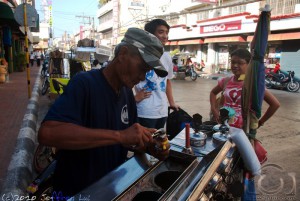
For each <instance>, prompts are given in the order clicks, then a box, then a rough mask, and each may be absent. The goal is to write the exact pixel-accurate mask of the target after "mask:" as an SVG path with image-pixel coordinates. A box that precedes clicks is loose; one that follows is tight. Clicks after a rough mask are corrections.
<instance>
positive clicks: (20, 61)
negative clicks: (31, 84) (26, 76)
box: [15, 52, 26, 71]
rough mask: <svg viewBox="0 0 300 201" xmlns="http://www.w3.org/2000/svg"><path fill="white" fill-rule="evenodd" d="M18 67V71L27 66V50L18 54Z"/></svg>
mask: <svg viewBox="0 0 300 201" xmlns="http://www.w3.org/2000/svg"><path fill="white" fill-rule="evenodd" d="M15 65H16V69H17V70H18V71H24V70H25V67H26V53H25V52H19V53H18V54H17V55H16V63H15Z"/></svg>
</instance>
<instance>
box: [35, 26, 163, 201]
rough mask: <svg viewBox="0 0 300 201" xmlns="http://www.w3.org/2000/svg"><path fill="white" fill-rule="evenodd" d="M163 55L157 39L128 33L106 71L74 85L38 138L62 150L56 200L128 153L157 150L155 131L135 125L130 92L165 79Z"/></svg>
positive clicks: (72, 82) (160, 155)
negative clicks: (151, 77) (150, 75)
mask: <svg viewBox="0 0 300 201" xmlns="http://www.w3.org/2000/svg"><path fill="white" fill-rule="evenodd" d="M162 54H163V46H162V44H161V43H160V41H159V40H158V39H157V38H156V37H155V36H154V35H152V34H150V33H148V32H146V31H143V30H141V29H137V28H130V29H128V31H127V32H126V33H125V36H124V39H123V40H122V42H121V43H120V44H118V45H117V47H116V49H115V58H114V59H113V60H112V61H111V62H110V64H109V65H108V66H107V67H106V68H103V69H100V70H99V69H96V70H92V71H89V72H82V73H79V74H77V75H76V76H74V77H73V78H72V79H71V80H70V82H69V84H68V86H67V87H66V89H65V90H64V93H63V94H62V95H61V96H60V97H59V98H58V99H57V101H56V102H55V103H54V105H53V106H52V107H51V109H50V110H49V112H48V114H47V115H46V117H45V119H44V121H43V123H42V125H41V128H40V130H39V133H38V140H39V142H40V143H41V144H44V145H46V146H52V147H56V148H57V149H58V154H57V166H56V170H55V173H54V191H55V192H56V194H59V195H60V196H61V197H63V198H67V197H70V196H73V195H75V194H76V193H78V192H79V191H81V190H82V189H83V188H85V187H87V186H88V185H90V184H92V183H93V182H95V181H96V180H99V179H100V178H101V177H102V176H104V175H105V174H107V173H108V172H110V171H111V170H113V169H114V168H116V167H117V166H119V165H121V164H122V163H123V162H124V161H125V160H126V154H127V151H128V149H127V148H128V147H135V148H134V149H137V150H138V151H145V150H146V149H147V148H148V147H149V146H153V145H154V144H153V143H155V140H153V138H152V133H153V132H155V131H156V129H153V128H145V127H143V126H141V125H140V124H138V123H136V122H137V111H136V104H135V100H134V96H133V92H132V87H133V86H134V85H135V84H137V83H138V82H140V81H142V80H144V79H145V74H146V72H147V71H149V70H151V69H154V70H155V72H156V73H157V74H158V75H159V76H162V77H163V76H166V75H167V72H166V71H165V69H164V67H163V66H162V64H161V63H160V61H159V59H160V57H161V55H162ZM168 153H169V147H168V148H167V149H166V150H164V151H163V152H161V153H151V154H153V155H154V156H155V157H157V158H160V159H164V158H166V157H167V156H168ZM61 200H62V199H61Z"/></svg>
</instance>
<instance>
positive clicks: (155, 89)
mask: <svg viewBox="0 0 300 201" xmlns="http://www.w3.org/2000/svg"><path fill="white" fill-rule="evenodd" d="M160 62H161V63H162V64H163V66H164V67H165V68H166V70H167V71H168V75H167V77H164V78H161V77H158V76H157V75H156V74H155V73H154V70H151V71H149V72H147V73H146V79H145V80H144V81H142V82H140V83H139V84H137V85H136V86H135V87H136V90H138V91H140V90H141V89H143V88H147V90H149V91H151V92H152V93H151V96H150V97H149V98H146V99H144V100H142V101H140V102H139V103H137V113H138V117H142V118H150V119H158V118H162V117H167V116H168V105H169V104H168V98H167V95H166V89H167V79H172V77H173V63H172V58H171V55H170V53H168V52H164V53H163V55H162V56H161V58H160Z"/></svg>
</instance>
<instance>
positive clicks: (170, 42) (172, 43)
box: [166, 41, 178, 45]
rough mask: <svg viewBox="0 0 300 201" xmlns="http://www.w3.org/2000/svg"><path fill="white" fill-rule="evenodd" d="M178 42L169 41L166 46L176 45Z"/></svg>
mask: <svg viewBox="0 0 300 201" xmlns="http://www.w3.org/2000/svg"><path fill="white" fill-rule="evenodd" d="M177 43H178V41H169V42H167V43H166V45H177Z"/></svg>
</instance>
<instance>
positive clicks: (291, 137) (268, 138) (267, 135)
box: [0, 68, 300, 200]
mask: <svg viewBox="0 0 300 201" xmlns="http://www.w3.org/2000/svg"><path fill="white" fill-rule="evenodd" d="M31 69H32V73H31V77H32V79H31V80H32V81H31V84H32V85H33V83H34V81H33V80H35V79H36V77H37V75H38V70H39V68H31ZM223 76H227V74H205V73H201V77H199V78H198V79H197V80H196V81H191V79H190V78H189V77H187V78H185V80H172V87H173V95H174V99H175V101H176V103H177V104H178V105H180V106H181V107H182V108H183V109H184V110H186V111H187V112H188V113H189V114H190V115H193V114H195V113H199V114H201V115H202V116H203V120H204V121H205V120H208V114H209V110H210V105H209V92H210V90H211V89H212V88H213V87H214V86H215V85H216V83H217V81H216V80H217V79H218V78H219V77H223ZM10 80H11V81H10V82H12V83H10V82H9V83H5V84H3V85H0V97H1V103H2V102H3V104H4V103H5V106H2V104H1V105H0V109H1V113H0V118H1V119H0V120H1V123H0V129H1V135H0V140H1V144H2V147H1V150H0V154H1V155H0V156H1V159H2V160H1V180H0V181H1V183H2V185H3V186H5V185H6V184H3V182H4V179H5V177H6V175H5V174H6V169H7V167H8V165H9V163H10V159H11V155H12V153H13V151H14V149H15V144H16V141H17V140H16V139H17V136H18V133H19V129H20V127H21V126H22V118H23V116H24V114H25V113H26V106H27V104H28V103H30V101H28V98H27V94H26V93H27V88H26V87H27V86H26V73H25V72H22V73H13V74H12V75H11V76H10ZM17 80H19V81H18V82H17ZM13 83H16V84H15V85H14V86H11V87H10V89H6V88H5V87H6V86H7V88H8V87H9V86H10V85H9V84H13ZM17 88H18V89H17ZM12 91H13V92H12ZM271 91H272V93H273V94H274V95H275V96H276V97H277V98H278V99H279V101H280V103H281V107H280V109H279V111H278V112H277V113H276V114H275V115H274V116H273V118H272V119H271V120H270V121H268V122H267V123H266V124H265V125H264V126H263V127H262V128H260V132H259V137H258V138H259V139H260V140H261V141H262V142H263V145H264V147H265V148H266V149H267V150H268V154H269V155H268V164H276V165H277V167H282V169H283V170H284V171H285V172H287V173H295V174H296V176H295V181H297V185H296V184H295V187H296V186H297V192H299V190H300V189H299V181H300V179H298V178H299V175H300V170H299V168H298V167H299V166H300V155H299V153H300V140H299V136H300V133H299V130H300V129H299V122H300V111H299V109H298V108H299V106H300V98H299V97H300V93H299V92H298V93H290V92H287V91H282V90H271ZM19 96H20V97H19ZM2 97H5V98H4V99H2ZM4 100H5V102H4ZM38 104H39V112H38V120H37V125H36V130H37V129H38V127H39V122H41V120H42V119H43V117H44V115H45V114H46V112H47V110H48V108H49V105H50V104H51V102H50V100H49V99H48V98H47V96H40V97H39V100H38ZM265 109H266V105H263V110H265ZM12 114H13V115H14V116H11V115H12ZM8 117H11V118H8ZM2 131H5V133H4V134H2ZM8 136H10V137H12V139H11V138H10V139H9V142H8V139H6V138H8ZM35 142H36V139H35ZM31 150H32V149H31ZM32 154H33V153H32ZM2 161H3V162H4V163H3V162H2ZM27 163H30V165H31V164H32V161H27ZM276 170H277V169H275V170H274V168H273V169H271V171H273V172H274V171H275V173H274V175H278V174H276ZM27 173H28V174H30V172H27ZM31 174H33V171H32V170H31ZM30 177H31V179H32V177H33V175H30ZM30 177H28V178H30ZM28 178H27V179H28ZM277 178H279V179H281V178H283V179H286V176H285V177H282V176H280V177H277ZM15 179H19V178H15ZM28 182H29V181H27V183H28ZM264 183H266V184H267V186H268V187H270V188H273V187H274V188H275V187H276V185H277V184H280V182H278V181H277V180H275V181H274V179H272V178H271V179H268V180H266V181H264ZM285 184H286V185H285ZM285 184H284V185H285V186H286V187H289V188H290V186H291V185H292V184H291V185H288V182H286V183H285ZM261 189H262V187H261ZM263 190H265V191H264V192H266V187H265V188H264V189H263ZM267 190H268V189H267ZM266 199H268V198H266ZM260 200H265V199H260ZM295 200H300V194H299V193H298V194H296V199H295Z"/></svg>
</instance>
